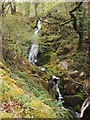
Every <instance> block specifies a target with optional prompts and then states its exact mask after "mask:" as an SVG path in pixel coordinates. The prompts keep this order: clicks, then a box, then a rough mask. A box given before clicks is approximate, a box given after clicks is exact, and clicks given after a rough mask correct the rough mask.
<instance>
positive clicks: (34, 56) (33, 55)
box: [29, 20, 78, 118]
mask: <svg viewBox="0 0 90 120" xmlns="http://www.w3.org/2000/svg"><path fill="white" fill-rule="evenodd" d="M41 27H42V21H41V20H39V21H38V23H37V28H36V29H35V31H34V36H37V35H38V33H39V32H40V29H41ZM38 51H39V45H38V43H37V42H34V43H33V44H32V46H31V50H30V53H29V62H31V63H32V64H33V65H36V62H37V55H38ZM38 69H39V70H41V71H43V72H44V71H48V70H46V69H45V67H43V66H38ZM48 72H49V73H50V74H51V76H52V80H53V84H54V88H55V89H56V90H57V92H58V96H59V97H58V99H57V105H58V104H59V102H60V100H61V99H62V98H63V97H62V95H61V93H60V89H59V87H58V85H59V83H60V78H59V77H56V76H55V75H54V74H53V73H52V72H51V71H48ZM61 109H65V110H68V111H71V113H72V115H74V114H75V115H74V116H76V118H78V114H77V113H76V112H75V113H74V112H73V111H72V110H70V109H66V108H64V107H63V106H61Z"/></svg>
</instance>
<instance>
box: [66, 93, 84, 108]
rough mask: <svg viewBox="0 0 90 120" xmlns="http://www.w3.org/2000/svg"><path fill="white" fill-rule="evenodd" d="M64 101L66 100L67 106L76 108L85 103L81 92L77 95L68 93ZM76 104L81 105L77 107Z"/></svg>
mask: <svg viewBox="0 0 90 120" xmlns="http://www.w3.org/2000/svg"><path fill="white" fill-rule="evenodd" d="M64 101H65V102H64V105H65V106H67V107H68V106H69V107H72V108H74V109H75V110H78V108H80V106H81V105H82V103H83V95H82V94H81V93H80V94H76V95H69V96H68V95H67V96H65V97H64ZM76 106H79V107H76ZM79 110H80V109H79Z"/></svg>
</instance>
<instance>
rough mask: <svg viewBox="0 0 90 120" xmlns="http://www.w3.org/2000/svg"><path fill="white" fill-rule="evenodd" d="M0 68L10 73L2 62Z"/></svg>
mask: <svg viewBox="0 0 90 120" xmlns="http://www.w3.org/2000/svg"><path fill="white" fill-rule="evenodd" d="M0 68H3V69H4V70H6V71H8V72H10V69H8V68H7V67H6V66H5V65H4V64H3V63H2V62H0Z"/></svg>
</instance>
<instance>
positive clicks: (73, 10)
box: [69, 2, 83, 14]
mask: <svg viewBox="0 0 90 120" xmlns="http://www.w3.org/2000/svg"><path fill="white" fill-rule="evenodd" d="M82 3H83V2H80V3H79V4H78V6H76V7H75V8H74V9H72V10H71V11H70V12H69V14H70V13H73V12H75V11H76V10H77V9H78V8H79V7H80V6H81V5H82Z"/></svg>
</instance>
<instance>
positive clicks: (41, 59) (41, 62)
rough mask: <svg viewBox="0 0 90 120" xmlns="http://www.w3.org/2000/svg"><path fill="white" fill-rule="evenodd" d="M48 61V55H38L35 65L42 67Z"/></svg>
mask: <svg viewBox="0 0 90 120" xmlns="http://www.w3.org/2000/svg"><path fill="white" fill-rule="evenodd" d="M49 60H50V55H48V54H46V53H43V54H39V55H38V62H37V65H44V64H46V63H48V62H49Z"/></svg>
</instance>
